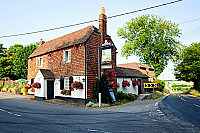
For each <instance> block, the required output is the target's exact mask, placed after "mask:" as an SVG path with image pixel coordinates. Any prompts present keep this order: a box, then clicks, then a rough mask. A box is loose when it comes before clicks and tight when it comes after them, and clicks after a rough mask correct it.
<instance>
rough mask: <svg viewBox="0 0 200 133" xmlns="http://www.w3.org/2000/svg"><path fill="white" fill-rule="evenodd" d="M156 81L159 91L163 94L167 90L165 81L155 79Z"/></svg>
mask: <svg viewBox="0 0 200 133" xmlns="http://www.w3.org/2000/svg"><path fill="white" fill-rule="evenodd" d="M155 81H156V82H158V86H159V91H161V92H163V90H164V88H165V81H162V80H159V79H157V78H155Z"/></svg>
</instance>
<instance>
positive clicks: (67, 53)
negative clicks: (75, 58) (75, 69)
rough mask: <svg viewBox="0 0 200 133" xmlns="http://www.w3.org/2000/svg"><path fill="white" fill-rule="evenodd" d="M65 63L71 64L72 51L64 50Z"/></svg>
mask: <svg viewBox="0 0 200 133" xmlns="http://www.w3.org/2000/svg"><path fill="white" fill-rule="evenodd" d="M63 62H64V63H68V62H71V49H68V50H63Z"/></svg>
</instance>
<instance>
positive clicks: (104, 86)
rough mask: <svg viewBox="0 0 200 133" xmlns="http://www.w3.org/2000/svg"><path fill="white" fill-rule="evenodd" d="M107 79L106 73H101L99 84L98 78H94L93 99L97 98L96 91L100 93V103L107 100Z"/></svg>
mask: <svg viewBox="0 0 200 133" xmlns="http://www.w3.org/2000/svg"><path fill="white" fill-rule="evenodd" d="M108 84H109V82H108V79H107V78H106V75H105V74H104V73H103V74H102V75H101V84H100V85H99V83H98V80H96V83H95V87H94V99H98V97H99V96H98V93H101V101H102V103H108V102H109V91H108Z"/></svg>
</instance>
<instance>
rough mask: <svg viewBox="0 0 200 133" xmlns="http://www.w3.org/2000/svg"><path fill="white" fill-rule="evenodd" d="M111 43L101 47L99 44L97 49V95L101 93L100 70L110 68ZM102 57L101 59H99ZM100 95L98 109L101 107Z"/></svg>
mask: <svg viewBox="0 0 200 133" xmlns="http://www.w3.org/2000/svg"><path fill="white" fill-rule="evenodd" d="M112 48H113V44H112V43H104V44H102V46H100V44H99V48H98V67H99V69H98V77H99V93H101V88H100V84H101V69H109V68H112ZM101 56H102V58H101ZM100 96H101V94H99V107H100V106H101V98H100Z"/></svg>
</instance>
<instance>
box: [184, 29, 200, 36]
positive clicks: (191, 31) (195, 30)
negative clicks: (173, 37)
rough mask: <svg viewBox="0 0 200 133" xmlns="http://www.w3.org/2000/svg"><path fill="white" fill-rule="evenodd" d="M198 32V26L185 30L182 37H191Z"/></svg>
mask: <svg viewBox="0 0 200 133" xmlns="http://www.w3.org/2000/svg"><path fill="white" fill-rule="evenodd" d="M198 34H200V27H199V28H196V29H193V30H190V31H188V32H186V33H185V34H183V36H182V39H186V38H189V37H193V36H196V35H198Z"/></svg>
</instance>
